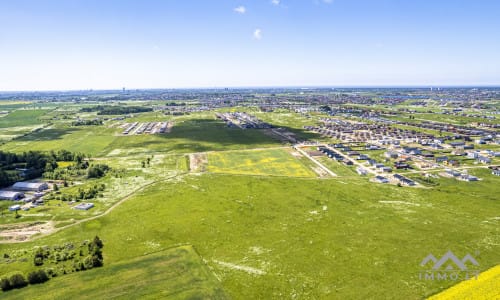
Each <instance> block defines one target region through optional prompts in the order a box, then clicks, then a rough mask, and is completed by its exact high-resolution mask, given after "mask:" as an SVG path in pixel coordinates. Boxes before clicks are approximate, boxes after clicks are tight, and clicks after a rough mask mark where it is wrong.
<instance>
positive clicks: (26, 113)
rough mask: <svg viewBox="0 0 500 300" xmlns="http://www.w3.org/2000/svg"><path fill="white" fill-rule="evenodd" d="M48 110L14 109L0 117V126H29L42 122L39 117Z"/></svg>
mask: <svg viewBox="0 0 500 300" xmlns="http://www.w3.org/2000/svg"><path fill="white" fill-rule="evenodd" d="M47 112H48V110H45V109H37V110H16V111H13V112H10V113H9V114H8V115H7V116H5V117H2V118H0V128H11V127H17V126H29V125H36V124H40V123H42V122H41V121H40V120H39V117H41V116H43V115H44V114H46V113H47Z"/></svg>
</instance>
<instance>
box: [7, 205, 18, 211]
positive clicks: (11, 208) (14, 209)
mask: <svg viewBox="0 0 500 300" xmlns="http://www.w3.org/2000/svg"><path fill="white" fill-rule="evenodd" d="M9 210H10V211H18V210H21V205H19V204H18V205H12V206H11V207H9Z"/></svg>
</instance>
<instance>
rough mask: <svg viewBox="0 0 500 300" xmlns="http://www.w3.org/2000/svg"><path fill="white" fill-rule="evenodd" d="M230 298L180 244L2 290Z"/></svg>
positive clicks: (41, 295)
mask: <svg viewBox="0 0 500 300" xmlns="http://www.w3.org/2000/svg"><path fill="white" fill-rule="evenodd" d="M77 298H78V299H111V298H113V299H160V298H161V299H226V295H225V294H224V292H223V290H222V288H221V285H220V282H219V281H218V280H217V279H216V278H215V277H214V275H213V274H212V272H211V271H210V270H209V269H208V268H207V266H206V265H205V264H204V262H203V261H202V259H201V258H200V257H199V256H198V254H197V253H196V251H195V250H194V249H193V247H191V246H179V247H175V248H171V249H167V250H163V251H159V252H155V253H153V254H149V255H144V256H139V257H136V258H134V259H131V260H127V261H123V262H120V263H116V264H112V265H107V264H106V263H105V266H104V267H102V268H98V269H93V270H88V271H84V272H80V273H73V274H71V275H67V276H63V277H61V278H54V279H52V280H50V281H49V282H47V283H45V284H43V285H41V286H29V287H27V288H24V289H22V290H13V291H9V292H7V293H3V294H2V299H77Z"/></svg>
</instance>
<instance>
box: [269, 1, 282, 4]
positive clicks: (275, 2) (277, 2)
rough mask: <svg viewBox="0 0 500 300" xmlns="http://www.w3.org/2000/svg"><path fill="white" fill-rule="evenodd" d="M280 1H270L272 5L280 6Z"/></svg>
mask: <svg viewBox="0 0 500 300" xmlns="http://www.w3.org/2000/svg"><path fill="white" fill-rule="evenodd" d="M280 2H281V1H280V0H271V4H272V5H280Z"/></svg>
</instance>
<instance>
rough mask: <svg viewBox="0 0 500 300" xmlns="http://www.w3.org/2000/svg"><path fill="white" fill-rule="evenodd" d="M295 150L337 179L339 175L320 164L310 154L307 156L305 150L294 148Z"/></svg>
mask: <svg viewBox="0 0 500 300" xmlns="http://www.w3.org/2000/svg"><path fill="white" fill-rule="evenodd" d="M293 148H294V149H295V150H297V151H298V152H300V153H301V154H302V155H304V156H305V157H307V158H309V159H310V160H311V161H312V162H313V163H315V164H316V165H318V167H320V168H321V169H322V170H323V171H325V172H326V173H328V174H329V175H330V176H332V177H337V174H335V173H333V172H332V171H331V170H330V169H328V168H327V167H325V166H324V165H323V164H322V163H320V162H319V161H317V160H316V159H314V158H313V157H312V156H310V155H309V154H307V152H305V151H304V150H302V149H300V148H299V147H293Z"/></svg>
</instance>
